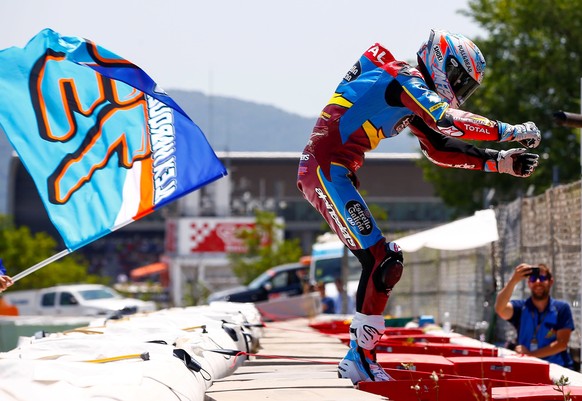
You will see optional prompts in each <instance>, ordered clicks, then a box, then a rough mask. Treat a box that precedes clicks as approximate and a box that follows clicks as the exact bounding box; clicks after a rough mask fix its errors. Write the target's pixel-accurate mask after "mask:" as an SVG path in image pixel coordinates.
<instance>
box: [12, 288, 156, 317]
mask: <svg viewBox="0 0 582 401" xmlns="http://www.w3.org/2000/svg"><path fill="white" fill-rule="evenodd" d="M2 299H3V300H4V302H6V303H8V304H10V305H13V306H15V307H17V308H18V314H19V315H53V316H112V315H114V314H131V313H136V312H153V311H154V310H156V306H155V303H153V302H151V301H147V302H146V301H142V300H139V299H133V298H124V297H122V296H121V295H120V294H119V293H118V292H116V291H115V290H114V289H112V288H110V287H107V286H105V285H100V284H71V285H59V286H55V287H49V288H43V289H38V290H25V291H11V290H8V291H6V292H4V293H3V294H2Z"/></svg>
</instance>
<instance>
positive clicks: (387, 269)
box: [372, 242, 404, 292]
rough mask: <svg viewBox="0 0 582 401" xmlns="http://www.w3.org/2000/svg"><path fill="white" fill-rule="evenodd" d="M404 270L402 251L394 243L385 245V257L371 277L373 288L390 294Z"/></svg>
mask: <svg viewBox="0 0 582 401" xmlns="http://www.w3.org/2000/svg"><path fill="white" fill-rule="evenodd" d="M403 270H404V257H403V255H402V250H401V249H400V247H399V246H398V245H397V244H396V243H395V242H388V243H387V244H386V256H385V257H384V259H383V260H382V262H380V265H379V266H378V268H377V269H376V270H375V271H374V273H373V275H372V280H373V282H374V287H376V290H378V291H380V292H390V291H392V288H394V286H395V285H396V283H398V282H399V281H400V277H402V271H403Z"/></svg>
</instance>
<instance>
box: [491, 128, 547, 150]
mask: <svg viewBox="0 0 582 401" xmlns="http://www.w3.org/2000/svg"><path fill="white" fill-rule="evenodd" d="M497 124H498V126H499V142H519V143H521V144H522V145H523V146H525V147H526V148H530V149H532V148H537V147H538V145H539V144H540V141H541V140H542V135H541V133H540V130H539V129H538V127H536V125H535V124H534V123H533V122H531V121H528V122H526V123H523V124H517V125H511V124H507V123H504V122H501V121H498V122H497Z"/></svg>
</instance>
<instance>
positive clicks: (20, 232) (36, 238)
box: [0, 215, 104, 290]
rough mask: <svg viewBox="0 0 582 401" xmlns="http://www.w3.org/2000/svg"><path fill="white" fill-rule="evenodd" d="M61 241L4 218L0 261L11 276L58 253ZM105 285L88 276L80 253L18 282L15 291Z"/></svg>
mask: <svg viewBox="0 0 582 401" xmlns="http://www.w3.org/2000/svg"><path fill="white" fill-rule="evenodd" d="M56 246H57V242H56V241H55V239H54V238H52V237H51V236H49V235H48V234H46V233H36V234H32V233H31V232H30V229H29V228H28V227H24V226H21V227H15V226H14V225H13V224H12V223H11V221H10V219H9V218H8V217H6V216H1V215H0V258H2V260H3V262H4V266H5V267H6V269H7V270H8V274H9V275H10V276H14V275H16V274H17V273H20V272H21V271H23V270H26V269H28V268H29V267H31V266H34V265H36V264H37V263H39V262H42V261H43V260H45V259H47V258H49V257H51V256H53V255H56V254H57V253H58V251H57V249H56ZM78 282H85V283H95V282H104V280H103V279H102V278H100V277H98V276H94V275H88V274H87V262H86V261H85V260H84V259H83V258H82V256H81V255H79V254H75V253H73V254H70V255H67V256H65V257H64V258H62V259H59V260H57V261H55V262H53V263H51V264H49V265H48V266H45V267H43V268H42V269H40V270H37V271H36V272H34V273H32V274H30V275H28V276H26V277H24V278H22V279H21V280H18V281H17V282H16V283H15V284H14V286H13V287H12V289H14V290H25V289H33V288H44V287H50V286H52V285H56V284H67V283H78Z"/></svg>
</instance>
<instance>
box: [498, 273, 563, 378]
mask: <svg viewBox="0 0 582 401" xmlns="http://www.w3.org/2000/svg"><path fill="white" fill-rule="evenodd" d="M523 279H526V280H527V285H528V287H529V289H530V292H531V296H530V297H529V298H527V299H521V300H511V301H510V298H511V294H512V293H513V290H514V289H515V286H516V285H517V284H518V283H519V282H520V281H521V280H523ZM553 284H554V279H553V278H552V273H551V271H550V269H549V267H548V266H547V265H544V264H540V265H539V266H531V265H528V264H525V263H522V264H520V265H519V266H517V267H516V268H515V271H514V272H513V275H512V276H511V278H510V279H509V281H508V282H507V284H506V285H505V287H503V289H501V291H499V294H498V295H497V299H496V301H495V312H497V314H498V315H499V316H500V317H501V318H503V319H505V320H508V321H509V322H510V323H511V324H512V325H513V326H515V328H516V329H517V332H518V336H517V344H518V345H517V346H516V347H515V351H516V352H519V353H521V354H525V355H531V356H534V357H537V358H541V359H544V360H546V361H548V362H552V363H555V364H558V365H561V366H564V367H567V368H572V366H573V361H572V358H571V356H570V354H569V352H568V342H569V341H570V335H571V334H572V331H573V330H574V319H573V318H572V311H571V310H570V306H569V305H568V303H566V302H564V301H559V300H556V299H553V298H552V297H550V289H551V288H552V285H553Z"/></svg>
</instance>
